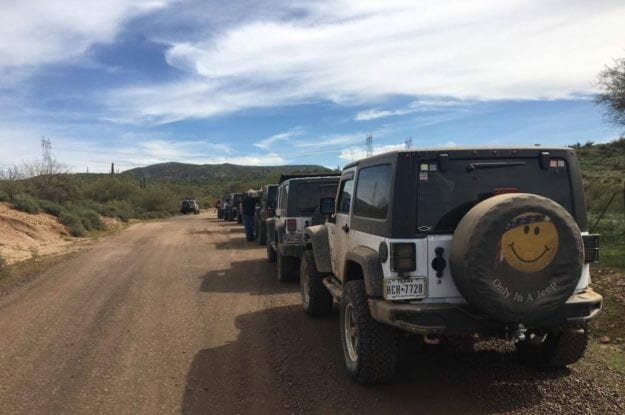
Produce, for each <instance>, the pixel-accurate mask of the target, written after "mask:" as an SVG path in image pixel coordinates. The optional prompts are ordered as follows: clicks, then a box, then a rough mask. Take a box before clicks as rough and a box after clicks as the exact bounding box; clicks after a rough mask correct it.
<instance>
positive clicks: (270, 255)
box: [267, 241, 276, 262]
mask: <svg viewBox="0 0 625 415" xmlns="http://www.w3.org/2000/svg"><path fill="white" fill-rule="evenodd" d="M267 261H269V262H276V251H274V249H273V248H272V247H271V242H269V241H267Z"/></svg>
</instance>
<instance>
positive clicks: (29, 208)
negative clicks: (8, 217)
mask: <svg viewBox="0 0 625 415" xmlns="http://www.w3.org/2000/svg"><path fill="white" fill-rule="evenodd" d="M12 204H13V207H14V208H15V209H17V210H21V211H22V212H26V213H39V201H38V200H37V199H35V198H34V197H32V196H31V195H29V194H28V193H18V194H16V195H15V196H14V197H13V200H12Z"/></svg>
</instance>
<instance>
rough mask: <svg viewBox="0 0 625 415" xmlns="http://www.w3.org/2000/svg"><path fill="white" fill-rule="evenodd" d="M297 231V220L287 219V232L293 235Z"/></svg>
mask: <svg viewBox="0 0 625 415" xmlns="http://www.w3.org/2000/svg"><path fill="white" fill-rule="evenodd" d="M296 230H297V220H296V219H287V220H286V231H287V232H289V233H293V232H295V231H296Z"/></svg>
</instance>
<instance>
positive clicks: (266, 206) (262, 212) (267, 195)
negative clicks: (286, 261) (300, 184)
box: [254, 184, 278, 245]
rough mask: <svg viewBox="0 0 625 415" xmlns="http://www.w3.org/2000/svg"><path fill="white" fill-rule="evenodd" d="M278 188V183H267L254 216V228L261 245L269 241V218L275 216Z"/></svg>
mask: <svg viewBox="0 0 625 415" xmlns="http://www.w3.org/2000/svg"><path fill="white" fill-rule="evenodd" d="M277 190H278V185H277V184H266V185H264V186H263V190H262V195H261V198H260V200H259V202H258V205H257V209H256V215H255V217H254V230H255V234H256V240H257V241H258V244H259V245H265V244H266V243H267V219H268V218H273V213H274V210H275V208H276V194H277Z"/></svg>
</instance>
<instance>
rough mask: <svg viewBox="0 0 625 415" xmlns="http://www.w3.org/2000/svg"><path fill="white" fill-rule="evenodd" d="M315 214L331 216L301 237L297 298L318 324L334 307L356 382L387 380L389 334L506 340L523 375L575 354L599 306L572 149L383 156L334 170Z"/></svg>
mask: <svg viewBox="0 0 625 415" xmlns="http://www.w3.org/2000/svg"><path fill="white" fill-rule="evenodd" d="M321 207H322V209H321V210H322V213H324V214H330V215H331V216H330V217H329V220H328V221H327V223H326V224H323V225H318V226H311V227H309V228H307V229H306V237H307V245H306V248H307V250H306V251H305V252H304V254H303V257H302V260H301V271H300V274H301V278H300V281H301V284H300V285H301V293H302V303H303V306H304V310H305V311H306V312H308V313H309V314H310V315H312V316H321V315H325V314H328V313H330V312H331V311H332V305H333V299H335V300H337V301H338V302H340V335H341V339H342V345H343V356H344V360H345V365H346V367H347V370H348V371H349V373H350V374H351V375H352V376H353V377H354V378H355V379H356V380H357V381H358V382H361V383H373V382H383V381H388V380H389V379H391V377H392V376H393V374H394V373H395V368H396V364H397V359H398V339H400V338H401V336H399V335H398V334H399V333H400V332H404V333H408V334H412V335H418V336H420V337H422V339H423V341H424V342H426V343H429V344H437V343H439V342H441V341H448V340H458V339H474V338H476V336H475V334H478V335H479V338H485V337H486V338H488V337H498V338H503V339H509V340H511V341H513V342H514V343H515V344H516V347H517V350H518V353H519V356H520V358H521V360H522V361H524V362H526V363H528V364H531V365H535V366H543V367H545V366H550V367H553V366H564V365H568V364H571V363H574V362H576V361H577V360H578V359H580V358H581V357H582V356H583V354H584V351H585V349H586V345H587V341H588V327H587V324H588V322H589V321H590V320H591V319H592V318H594V317H595V316H596V315H597V313H598V312H599V310H600V309H601V304H602V298H601V296H600V295H599V294H597V293H595V292H594V291H593V290H592V289H591V288H590V287H589V284H590V267H589V263H591V262H593V261H596V260H597V259H598V236H597V235H591V234H589V233H588V224H587V219H586V207H585V204H584V194H583V188H582V181H581V175H580V169H579V165H578V161H577V158H576V156H575V153H574V151H573V150H571V149H569V148H540V147H532V148H506V149H502V148H499V149H432V150H414V151H395V152H391V153H386V154H382V155H378V156H375V157H371V158H367V159H364V160H360V161H358V162H354V163H352V164H349V165H347V166H346V167H345V169H344V170H343V174H342V176H341V182H340V186H339V192H338V194H337V197H336V200H335V201H333V200H331V199H328V200H324V201H323V203H322V206H321ZM404 336H405V334H404Z"/></svg>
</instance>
